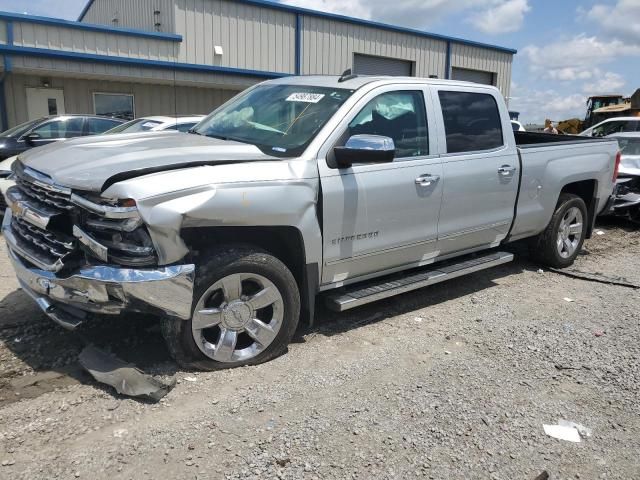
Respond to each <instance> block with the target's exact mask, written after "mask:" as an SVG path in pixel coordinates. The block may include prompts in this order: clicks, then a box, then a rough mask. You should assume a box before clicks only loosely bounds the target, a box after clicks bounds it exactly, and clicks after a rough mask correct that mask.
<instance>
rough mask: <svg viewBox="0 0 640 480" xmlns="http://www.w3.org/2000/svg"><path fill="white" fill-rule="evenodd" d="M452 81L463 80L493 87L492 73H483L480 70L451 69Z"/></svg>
mask: <svg viewBox="0 0 640 480" xmlns="http://www.w3.org/2000/svg"><path fill="white" fill-rule="evenodd" d="M451 78H452V79H453V80H463V81H465V82H474V83H482V84H483V85H493V84H494V83H493V72H483V71H482V70H469V69H466V68H456V67H453V68H452V69H451Z"/></svg>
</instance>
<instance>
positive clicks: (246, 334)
mask: <svg viewBox="0 0 640 480" xmlns="http://www.w3.org/2000/svg"><path fill="white" fill-rule="evenodd" d="M299 316H300V294H299V292H298V286H297V284H296V281H295V279H294V278H293V275H292V274H291V272H290V271H289V269H288V268H287V267H286V266H285V265H284V264H283V263H282V262H281V261H280V260H278V259H277V258H275V257H274V256H272V255H270V254H268V253H266V252H262V251H260V250H258V249H253V248H249V247H247V248H233V247H229V248H221V249H220V250H218V251H217V252H216V254H215V255H213V256H211V257H210V258H209V259H208V260H206V261H205V262H203V263H202V265H201V266H200V267H199V268H197V269H196V285H195V289H194V303H193V306H192V317H191V320H187V321H185V320H176V319H169V318H166V319H163V320H162V333H163V336H164V337H165V340H166V342H167V345H168V347H169V351H170V353H171V354H172V356H173V357H174V358H175V359H176V361H177V362H178V363H179V364H180V365H182V366H184V367H187V368H198V369H201V370H220V369H224V368H231V367H238V366H242V365H249V364H257V363H262V362H266V361H268V360H271V359H273V358H275V357H277V356H278V355H280V354H282V353H284V351H285V350H286V349H287V345H288V344H289V342H290V341H291V338H292V337H293V334H294V333H295V330H296V327H297V325H298V319H299Z"/></svg>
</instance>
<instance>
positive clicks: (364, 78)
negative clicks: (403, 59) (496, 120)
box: [265, 75, 495, 89]
mask: <svg viewBox="0 0 640 480" xmlns="http://www.w3.org/2000/svg"><path fill="white" fill-rule="evenodd" d="M341 78H342V77H341V76H339V75H303V76H291V77H282V78H278V79H275V80H269V81H268V82H265V83H271V84H280V85H306V86H314V87H329V88H332V87H333V88H347V89H358V88H360V87H362V86H364V85H367V84H369V83H372V82H393V83H425V84H431V85H443V84H446V85H451V86H466V87H478V86H482V87H491V85H481V84H478V83H473V82H464V81H461V80H445V79H442V78H423V77H393V76H384V75H356V76H353V77H352V78H349V79H347V80H344V81H342V82H341V81H340V79H341ZM493 88H495V87H493Z"/></svg>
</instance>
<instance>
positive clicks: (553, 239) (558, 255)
mask: <svg viewBox="0 0 640 480" xmlns="http://www.w3.org/2000/svg"><path fill="white" fill-rule="evenodd" d="M587 218H588V216H587V206H586V205H585V203H584V200H582V199H581V198H580V197H578V196H577V195H573V194H569V193H563V194H561V195H560V198H559V199H558V204H557V206H556V210H555V212H554V214H553V217H551V221H550V222H549V225H547V228H546V229H545V231H544V232H542V233H541V234H540V235H539V236H538V237H536V239H535V240H534V241H533V242H532V245H531V253H532V256H533V258H534V259H536V260H537V261H539V262H541V263H543V264H545V265H548V266H550V267H554V268H565V267H568V266H569V265H571V264H572V263H573V262H574V260H575V259H576V257H577V256H578V254H579V253H580V250H581V249H582V244H583V243H584V239H585V236H586V234H587Z"/></svg>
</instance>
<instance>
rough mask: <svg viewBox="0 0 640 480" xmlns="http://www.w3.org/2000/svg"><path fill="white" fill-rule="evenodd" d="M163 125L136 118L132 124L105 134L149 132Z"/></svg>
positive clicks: (119, 126)
mask: <svg viewBox="0 0 640 480" xmlns="http://www.w3.org/2000/svg"><path fill="white" fill-rule="evenodd" d="M158 125H162V122H158V121H156V120H146V119H144V118H136V119H135V120H131V121H130V122H127V123H123V124H122V125H118V126H117V127H115V128H112V129H111V130H109V131H107V132H105V133H139V132H148V131H149V130H151V129H152V128H155V127H157V126H158Z"/></svg>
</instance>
